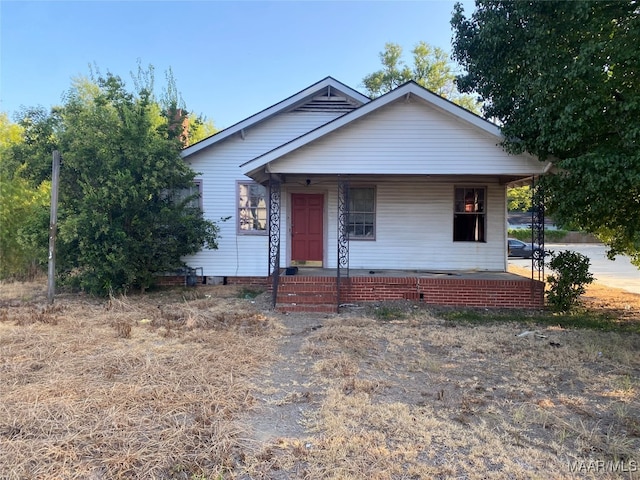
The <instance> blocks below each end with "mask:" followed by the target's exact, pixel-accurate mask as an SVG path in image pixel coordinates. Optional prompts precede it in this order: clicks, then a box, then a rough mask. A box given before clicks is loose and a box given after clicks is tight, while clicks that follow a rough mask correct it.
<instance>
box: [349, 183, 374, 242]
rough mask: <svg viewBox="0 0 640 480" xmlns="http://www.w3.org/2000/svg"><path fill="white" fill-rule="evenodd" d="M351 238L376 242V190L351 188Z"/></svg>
mask: <svg viewBox="0 0 640 480" xmlns="http://www.w3.org/2000/svg"><path fill="white" fill-rule="evenodd" d="M348 231H349V238H350V239H352V240H354V239H355V240H374V239H375V236H376V189H375V188H374V187H351V188H349V223H348Z"/></svg>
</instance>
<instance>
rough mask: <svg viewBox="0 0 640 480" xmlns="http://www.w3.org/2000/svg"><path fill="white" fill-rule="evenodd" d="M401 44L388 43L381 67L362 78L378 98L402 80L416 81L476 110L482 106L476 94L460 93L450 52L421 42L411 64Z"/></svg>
mask: <svg viewBox="0 0 640 480" xmlns="http://www.w3.org/2000/svg"><path fill="white" fill-rule="evenodd" d="M402 53H403V50H402V47H401V46H400V45H398V44H397V43H386V44H385V46H384V51H382V52H380V62H381V63H382V68H381V69H380V70H377V71H375V72H373V73H371V74H369V75H367V76H366V77H364V78H363V79H362V84H363V85H364V87H365V88H366V89H367V94H368V95H369V96H371V97H379V96H380V95H383V94H385V93H387V92H390V91H391V90H393V89H394V88H396V87H399V86H400V85H402V84H403V83H406V82H408V81H409V80H413V81H414V82H416V83H417V84H418V85H421V86H423V87H425V88H427V89H429V90H431V91H432V92H434V93H436V94H438V95H440V96H441V97H444V98H446V99H448V100H451V101H453V102H454V103H456V104H458V105H460V106H462V107H465V108H467V109H469V110H471V111H473V112H476V113H477V112H479V110H480V107H479V104H478V102H477V101H476V99H475V97H474V96H472V95H463V94H461V93H460V92H458V90H457V88H456V85H455V82H454V80H455V74H454V72H453V67H452V65H451V62H450V60H449V56H448V55H447V53H446V52H445V51H444V50H442V49H441V48H438V47H432V46H431V45H429V44H428V43H426V42H419V43H418V44H417V45H416V46H415V47H414V48H413V50H412V51H411V54H412V55H413V62H412V65H411V66H409V65H407V63H406V62H405V60H404V59H403V58H402Z"/></svg>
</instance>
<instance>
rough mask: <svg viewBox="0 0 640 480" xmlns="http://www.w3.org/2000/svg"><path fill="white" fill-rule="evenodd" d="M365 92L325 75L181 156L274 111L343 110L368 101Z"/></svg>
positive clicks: (195, 150)
mask: <svg viewBox="0 0 640 480" xmlns="http://www.w3.org/2000/svg"><path fill="white" fill-rule="evenodd" d="M370 101H371V99H370V98H369V97H367V96H366V95H363V94H362V93H360V92H358V91H356V90H354V89H352V88H351V87H349V86H347V85H345V84H344V83H342V82H339V81H338V80H336V79H335V78H332V77H326V78H324V79H322V80H320V81H319V82H317V83H314V84H313V85H310V86H309V87H307V88H305V89H304V90H301V91H299V92H298V93H295V94H293V95H291V96H290V97H288V98H286V99H284V100H282V101H281V102H278V103H276V104H275V105H272V106H271V107H268V108H265V109H264V110H262V111H260V112H258V113H256V114H255V115H252V116H250V117H248V118H246V119H244V120H242V121H240V122H238V123H236V124H235V125H232V126H231V127H228V128H225V129H224V130H221V131H219V132H217V133H215V134H214V135H212V136H210V137H207V138H205V139H203V140H201V141H199V142H197V143H194V144H193V145H189V146H188V147H187V148H185V149H184V150H182V152H181V156H182V158H187V157H189V156H191V155H193V154H194V153H197V152H199V151H201V150H203V149H205V148H207V147H210V146H211V145H214V144H216V143H219V142H221V141H223V140H225V139H226V138H229V137H231V136H232V135H234V134H236V133H238V132H242V131H243V130H244V129H246V128H249V127H251V126H253V125H256V124H257V123H260V122H263V121H265V120H267V119H268V118H270V117H273V116H274V115H277V114H279V113H282V112H286V111H293V110H297V111H313V110H319V109H322V110H325V111H327V110H330V111H333V112H339V113H346V112H349V111H351V110H354V109H356V108H357V107H359V106H360V105H362V104H365V103H368V102H370Z"/></svg>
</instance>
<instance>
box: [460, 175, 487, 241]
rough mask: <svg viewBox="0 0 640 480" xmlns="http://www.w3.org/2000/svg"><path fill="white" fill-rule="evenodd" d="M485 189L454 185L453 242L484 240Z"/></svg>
mask: <svg viewBox="0 0 640 480" xmlns="http://www.w3.org/2000/svg"><path fill="white" fill-rule="evenodd" d="M485 198H486V189H485V188H482V187H480V188H478V187H456V189H455V208H454V213H453V241H454V242H485V241H486V232H485V225H486V219H485V216H486V215H485V213H486V212H485Z"/></svg>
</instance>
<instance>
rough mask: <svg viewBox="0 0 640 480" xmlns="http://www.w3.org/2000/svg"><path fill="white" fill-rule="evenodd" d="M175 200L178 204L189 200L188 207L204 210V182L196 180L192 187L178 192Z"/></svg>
mask: <svg viewBox="0 0 640 480" xmlns="http://www.w3.org/2000/svg"><path fill="white" fill-rule="evenodd" d="M174 198H175V200H174V201H175V202H176V203H181V202H183V201H185V200H187V207H190V208H199V209H201V210H202V180H194V181H193V184H192V185H191V187H189V188H183V189H181V190H178V191H176V193H175V197H174Z"/></svg>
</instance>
